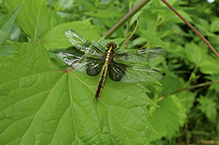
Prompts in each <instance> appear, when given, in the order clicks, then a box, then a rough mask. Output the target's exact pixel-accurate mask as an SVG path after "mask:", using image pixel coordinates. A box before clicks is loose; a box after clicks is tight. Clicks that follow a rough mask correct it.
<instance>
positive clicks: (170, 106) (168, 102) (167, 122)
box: [148, 95, 185, 141]
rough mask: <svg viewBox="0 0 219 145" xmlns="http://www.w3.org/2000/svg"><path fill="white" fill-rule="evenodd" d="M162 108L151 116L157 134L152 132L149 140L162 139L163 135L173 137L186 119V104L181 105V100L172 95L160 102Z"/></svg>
mask: <svg viewBox="0 0 219 145" xmlns="http://www.w3.org/2000/svg"><path fill="white" fill-rule="evenodd" d="M158 105H159V106H160V108H158V109H156V113H154V115H153V116H152V117H151V118H149V121H150V123H151V124H152V125H153V127H154V129H155V130H156V132H157V134H155V133H153V132H151V133H150V134H148V139H149V141H154V140H156V139H161V138H162V137H168V138H171V137H172V136H173V135H174V134H175V133H176V131H178V129H179V127H180V126H182V125H183V121H184V120H185V112H184V109H183V108H184V106H181V103H180V100H179V99H178V98H177V97H176V96H174V95H172V96H168V97H166V98H165V99H163V100H162V101H161V102H159V103H158Z"/></svg>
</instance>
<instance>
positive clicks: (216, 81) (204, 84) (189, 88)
mask: <svg viewBox="0 0 219 145" xmlns="http://www.w3.org/2000/svg"><path fill="white" fill-rule="evenodd" d="M218 82H219V80H215V81H211V82H206V83H201V84H197V85H194V86H189V87H185V88H182V89H179V90H177V91H174V92H172V93H170V94H168V95H166V96H163V97H161V98H160V99H159V101H161V100H163V99H164V98H165V97H167V96H169V95H173V94H176V93H178V92H181V91H184V90H191V89H194V88H198V87H203V86H207V85H210V84H214V83H218Z"/></svg>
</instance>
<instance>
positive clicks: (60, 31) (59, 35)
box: [41, 19, 100, 49]
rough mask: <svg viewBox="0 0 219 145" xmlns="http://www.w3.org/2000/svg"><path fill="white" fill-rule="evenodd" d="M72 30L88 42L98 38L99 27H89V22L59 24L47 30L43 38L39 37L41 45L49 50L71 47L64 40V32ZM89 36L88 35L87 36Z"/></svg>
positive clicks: (66, 40) (65, 39)
mask: <svg viewBox="0 0 219 145" xmlns="http://www.w3.org/2000/svg"><path fill="white" fill-rule="evenodd" d="M68 29H73V30H75V31H77V32H78V33H80V34H81V35H82V36H84V37H85V36H86V37H85V38H86V39H87V40H89V41H93V40H94V39H95V38H99V37H100V36H99V34H98V32H99V27H98V26H94V25H90V20H89V19H87V20H84V21H75V22H69V23H63V24H59V25H57V26H55V27H53V28H52V29H51V30H49V31H48V32H47V33H46V34H45V35H44V36H43V37H41V43H42V44H43V45H44V47H45V48H46V49H51V48H66V47H70V46H72V44H71V43H70V42H69V41H68V39H67V38H66V36H65V34H64V32H65V30H68ZM87 34H89V35H87Z"/></svg>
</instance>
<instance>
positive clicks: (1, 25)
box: [0, 2, 23, 45]
mask: <svg viewBox="0 0 219 145" xmlns="http://www.w3.org/2000/svg"><path fill="white" fill-rule="evenodd" d="M22 5H23V2H22V3H21V4H20V5H18V6H17V7H16V8H15V9H14V10H13V11H11V12H10V13H8V14H7V15H6V16H4V17H2V18H1V19H0V32H1V33H0V45H1V44H2V42H3V41H4V38H5V37H6V38H8V39H10V38H9V37H8V36H7V34H8V33H9V32H10V31H11V29H12V26H13V24H14V21H15V18H16V17H17V14H18V12H19V11H20V9H21V7H22Z"/></svg>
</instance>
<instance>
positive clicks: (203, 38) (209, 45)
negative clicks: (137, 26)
mask: <svg viewBox="0 0 219 145" xmlns="http://www.w3.org/2000/svg"><path fill="white" fill-rule="evenodd" d="M162 2H163V3H165V4H166V5H167V6H168V7H169V8H170V9H171V10H172V11H173V12H174V13H175V14H176V15H177V16H179V17H180V18H181V19H182V20H183V21H184V22H185V23H186V24H187V25H188V26H189V27H190V28H191V29H192V30H193V31H194V32H195V33H196V34H197V35H198V36H199V37H200V38H201V39H202V40H203V41H204V42H205V43H206V44H207V45H208V47H210V49H211V50H212V51H213V53H214V54H215V55H216V56H217V57H218V58H219V54H218V53H217V51H216V50H215V49H214V47H213V46H212V45H211V44H210V43H209V42H208V40H207V39H205V37H204V36H202V34H201V33H199V32H198V31H197V30H196V29H195V28H194V27H193V26H192V25H191V24H190V23H189V22H188V21H187V20H186V19H185V18H183V16H182V15H180V14H179V13H178V12H177V11H176V10H175V9H174V8H173V7H172V6H171V5H170V4H169V3H168V2H167V1H166V0H162Z"/></svg>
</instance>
